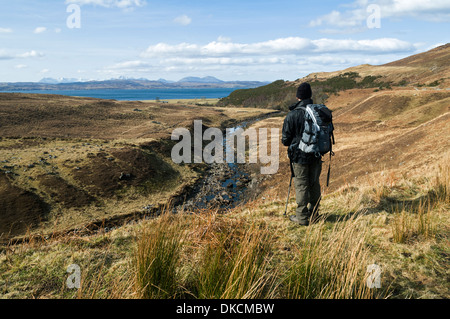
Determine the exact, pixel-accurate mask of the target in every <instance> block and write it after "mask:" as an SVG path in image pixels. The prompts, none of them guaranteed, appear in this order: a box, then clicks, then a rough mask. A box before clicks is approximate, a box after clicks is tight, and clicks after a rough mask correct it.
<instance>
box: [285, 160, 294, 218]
mask: <svg viewBox="0 0 450 319" xmlns="http://www.w3.org/2000/svg"><path fill="white" fill-rule="evenodd" d="M289 164H290V165H291V180H290V181H289V189H288V195H287V198H286V207H285V209H284V215H283V216H286V213H287V207H288V203H289V195H290V194H291V186H292V178H293V177H294V169H293V168H292V162H289Z"/></svg>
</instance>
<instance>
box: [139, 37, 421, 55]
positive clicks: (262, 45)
mask: <svg viewBox="0 0 450 319" xmlns="http://www.w3.org/2000/svg"><path fill="white" fill-rule="evenodd" d="M414 49H415V46H414V45H413V44H411V43H409V42H406V41H402V40H399V39H395V38H380V39H374V40H351V39H347V40H345V39H344V40H337V39H326V38H324V39H318V40H310V39H306V38H299V37H289V38H279V39H275V40H269V41H264V42H257V43H233V42H217V41H213V42H210V43H208V44H206V45H198V44H192V43H180V44H176V45H170V44H166V43H158V44H156V45H152V46H149V47H148V48H147V50H146V51H145V52H143V53H142V54H141V57H143V58H156V57H159V58H169V57H174V56H175V57H192V58H203V57H236V56H261V55H262V56H270V55H275V54H276V55H294V56H296V55H298V56H301V55H308V54H314V53H330V52H354V53H371V54H384V53H394V52H412V51H413V50H414Z"/></svg>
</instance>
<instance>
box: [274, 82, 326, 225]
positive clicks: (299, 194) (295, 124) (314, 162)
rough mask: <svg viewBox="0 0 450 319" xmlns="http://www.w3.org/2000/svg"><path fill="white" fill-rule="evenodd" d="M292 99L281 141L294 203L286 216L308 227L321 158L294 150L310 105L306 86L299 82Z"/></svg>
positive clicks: (316, 198)
mask: <svg viewBox="0 0 450 319" xmlns="http://www.w3.org/2000/svg"><path fill="white" fill-rule="evenodd" d="M296 97H297V100H298V102H297V103H296V104H294V105H292V106H290V107H289V111H290V112H289V113H288V115H287V116H286V118H285V120H284V123H283V131H282V140H281V141H282V143H283V145H284V146H288V157H289V160H290V165H291V173H292V176H293V178H294V187H295V197H296V201H297V209H296V211H295V215H292V216H290V217H289V219H290V220H291V221H293V222H295V223H298V224H299V225H303V226H308V225H309V224H310V223H313V222H314V221H315V220H316V218H317V217H318V214H317V210H318V204H319V199H320V197H321V193H320V183H319V178H320V173H321V171H322V156H317V155H316V154H313V153H305V152H303V151H301V150H300V149H299V147H298V146H299V143H300V140H301V138H302V135H303V131H304V126H305V125H304V119H305V107H306V106H307V105H308V104H313V100H312V98H311V97H312V90H311V86H310V85H309V83H306V82H305V83H302V84H301V85H300V86H299V87H298V89H297V94H296ZM288 196H289V195H288ZM316 206H317V207H316ZM313 212H314V216H313Z"/></svg>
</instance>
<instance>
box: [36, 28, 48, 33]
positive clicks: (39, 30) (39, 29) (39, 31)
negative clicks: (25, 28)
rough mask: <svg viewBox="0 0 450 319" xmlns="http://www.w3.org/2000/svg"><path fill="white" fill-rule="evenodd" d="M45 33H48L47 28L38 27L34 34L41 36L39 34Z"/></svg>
mask: <svg viewBox="0 0 450 319" xmlns="http://www.w3.org/2000/svg"><path fill="white" fill-rule="evenodd" d="M45 31H47V28H46V27H37V28H36V29H34V31H33V33H35V34H39V33H44V32H45Z"/></svg>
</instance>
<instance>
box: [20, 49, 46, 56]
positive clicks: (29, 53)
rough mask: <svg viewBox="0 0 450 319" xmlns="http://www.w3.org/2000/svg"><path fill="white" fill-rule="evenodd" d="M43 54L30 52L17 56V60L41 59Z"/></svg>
mask: <svg viewBox="0 0 450 319" xmlns="http://www.w3.org/2000/svg"><path fill="white" fill-rule="evenodd" d="M43 56H44V54H43V53H41V52H36V51H35V50H31V51H29V52H25V53H22V54H19V55H17V57H18V58H41V57H43Z"/></svg>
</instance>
